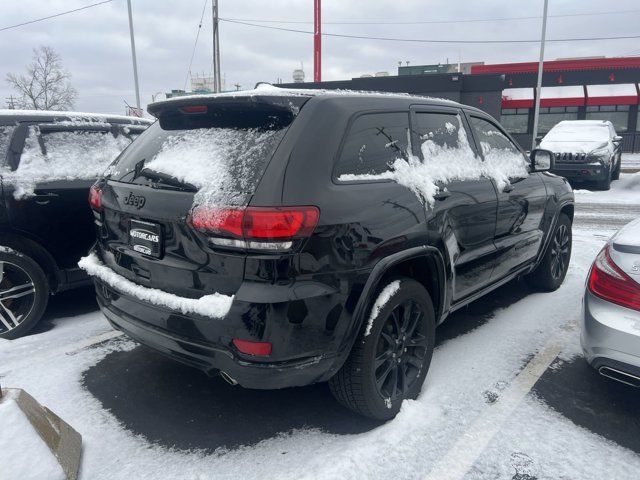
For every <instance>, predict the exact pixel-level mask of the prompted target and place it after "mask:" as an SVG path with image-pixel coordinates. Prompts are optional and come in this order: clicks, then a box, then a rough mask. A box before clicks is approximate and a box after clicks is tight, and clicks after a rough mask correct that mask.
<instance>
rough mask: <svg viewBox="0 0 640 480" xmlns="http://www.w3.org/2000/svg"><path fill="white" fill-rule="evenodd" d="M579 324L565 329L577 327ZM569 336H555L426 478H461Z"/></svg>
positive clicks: (436, 479) (451, 479)
mask: <svg viewBox="0 0 640 480" xmlns="http://www.w3.org/2000/svg"><path fill="white" fill-rule="evenodd" d="M575 326H576V325H575V324H572V325H566V326H565V327H564V328H565V329H573V328H575ZM563 339H564V340H566V337H565V335H561V338H558V337H557V336H556V337H555V338H552V339H551V340H550V341H549V342H548V343H547V344H546V345H545V346H544V348H543V349H542V350H541V351H540V352H538V354H537V355H536V356H535V357H533V358H532V359H531V361H530V362H529V363H528V364H527V366H526V367H525V368H524V369H523V370H522V371H521V372H520V373H519V374H518V375H517V376H516V377H515V378H514V379H513V381H512V382H511V385H510V386H509V388H508V389H507V390H505V391H504V393H503V394H502V395H501V396H500V397H499V399H498V400H497V401H496V402H495V403H493V404H491V405H490V406H488V407H487V408H486V410H485V411H484V412H482V414H480V416H479V417H478V418H477V419H476V420H475V421H474V422H473V423H472V424H471V425H470V426H469V428H468V429H467V430H466V431H465V432H464V433H463V434H462V435H460V437H459V438H458V440H457V441H456V443H455V444H454V445H453V446H452V447H451V448H450V449H449V451H448V452H447V453H446V455H445V456H444V457H442V458H441V459H440V461H438V463H436V464H435V465H434V467H433V468H432V469H431V471H430V472H429V474H428V475H427V476H426V477H425V479H426V480H460V479H462V478H463V477H464V476H465V475H466V474H467V472H468V471H469V470H470V469H471V467H472V466H473V464H474V463H475V461H476V460H477V459H478V457H479V456H480V454H481V453H482V452H483V451H484V449H485V448H486V447H487V445H488V444H489V442H490V441H491V439H492V438H493V437H494V436H495V434H496V433H498V432H499V431H500V429H501V428H502V425H503V424H504V422H505V421H506V420H507V419H508V418H509V416H510V415H511V414H512V413H513V411H514V410H515V409H516V408H517V407H518V405H519V404H520V402H521V401H522V400H523V399H524V397H526V396H527V394H528V393H529V392H530V391H531V389H532V388H533V386H534V385H535V383H536V382H537V381H538V379H539V378H540V377H541V376H542V374H543V373H544V372H545V371H546V370H547V368H549V366H550V365H551V363H552V362H553V360H554V359H555V358H556V357H557V356H558V354H560V352H561V351H562V349H563V348H564V346H565V343H566V342H563V341H562V340H563Z"/></svg>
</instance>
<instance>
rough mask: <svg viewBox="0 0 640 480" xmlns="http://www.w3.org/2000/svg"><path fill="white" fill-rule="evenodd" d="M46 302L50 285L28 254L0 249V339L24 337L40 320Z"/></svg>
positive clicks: (5, 248) (4, 248)
mask: <svg viewBox="0 0 640 480" xmlns="http://www.w3.org/2000/svg"><path fill="white" fill-rule="evenodd" d="M48 302H49V282H48V281H47V276H46V275H45V273H44V272H43V271H42V268H40V266H39V265H38V264H37V263H36V262H35V261H34V260H33V259H32V258H31V257H28V256H27V255H24V254H22V253H20V252H18V251H16V250H13V249H11V248H7V247H0V338H5V339H10V340H11V339H15V338H19V337H21V336H23V335H25V334H26V333H27V332H29V330H31V329H32V328H33V327H34V326H35V325H36V323H38V321H39V320H40V318H41V317H42V314H43V313H44V311H45V309H46V308H47V303H48Z"/></svg>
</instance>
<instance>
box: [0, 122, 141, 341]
mask: <svg viewBox="0 0 640 480" xmlns="http://www.w3.org/2000/svg"><path fill="white" fill-rule="evenodd" d="M150 123H151V122H149V121H148V120H142V119H135V118H130V117H118V116H105V115H97V114H91V113H75V112H74V113H71V112H43V111H33V110H25V111H18V110H0V187H1V188H2V195H1V197H0V198H1V200H0V201H1V203H0V338H17V337H19V336H21V335H24V334H25V333H26V332H27V331H29V329H31V328H32V327H33V326H34V325H35V324H36V323H37V322H38V320H40V317H41V316H42V314H43V313H44V310H45V308H46V305H47V301H48V299H49V293H55V292H59V291H61V290H65V289H68V288H72V287H75V286H80V285H86V284H87V283H88V277H87V275H86V274H85V272H83V271H82V270H80V269H79V268H78V266H77V263H78V260H79V259H80V257H81V256H82V255H85V254H86V252H87V251H88V250H89V248H90V247H91V245H92V244H93V243H94V242H95V230H94V227H93V218H92V215H91V210H90V208H89V207H88V206H87V195H88V193H89V187H90V186H91V184H92V183H93V182H95V180H96V179H97V178H98V177H99V176H100V175H101V174H102V172H103V171H104V169H105V168H106V167H107V166H108V165H109V164H110V163H111V162H112V161H113V159H114V158H115V157H116V156H117V155H119V154H120V152H121V151H122V150H123V149H124V148H125V147H126V146H127V145H129V143H131V141H132V140H133V138H134V137H136V136H137V135H139V134H140V133H142V131H143V130H144V129H145V128H146V127H147V126H148V125H149V124H150Z"/></svg>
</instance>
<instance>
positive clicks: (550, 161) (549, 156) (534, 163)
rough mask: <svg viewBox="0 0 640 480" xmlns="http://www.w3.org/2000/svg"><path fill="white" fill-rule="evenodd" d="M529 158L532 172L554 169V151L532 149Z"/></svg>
mask: <svg viewBox="0 0 640 480" xmlns="http://www.w3.org/2000/svg"><path fill="white" fill-rule="evenodd" d="M529 158H530V159H531V171H532V172H546V171H548V170H552V169H553V167H554V164H555V161H554V157H553V152H550V151H549V150H543V149H542V148H536V149H534V150H531V153H530V154H529Z"/></svg>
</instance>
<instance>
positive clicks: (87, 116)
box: [0, 109, 154, 124]
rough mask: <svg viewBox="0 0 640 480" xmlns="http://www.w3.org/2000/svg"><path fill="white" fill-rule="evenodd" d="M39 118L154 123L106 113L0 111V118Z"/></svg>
mask: <svg viewBox="0 0 640 480" xmlns="http://www.w3.org/2000/svg"><path fill="white" fill-rule="evenodd" d="M3 116H9V117H41V118H59V117H65V118H72V119H78V120H81V121H84V122H87V121H89V122H91V121H94V122H104V121H109V120H124V121H127V122H141V123H146V124H151V123H153V122H154V120H152V119H148V118H140V117H131V116H126V115H110V114H108V113H90V112H69V111H59V110H9V109H0V117H3Z"/></svg>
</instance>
